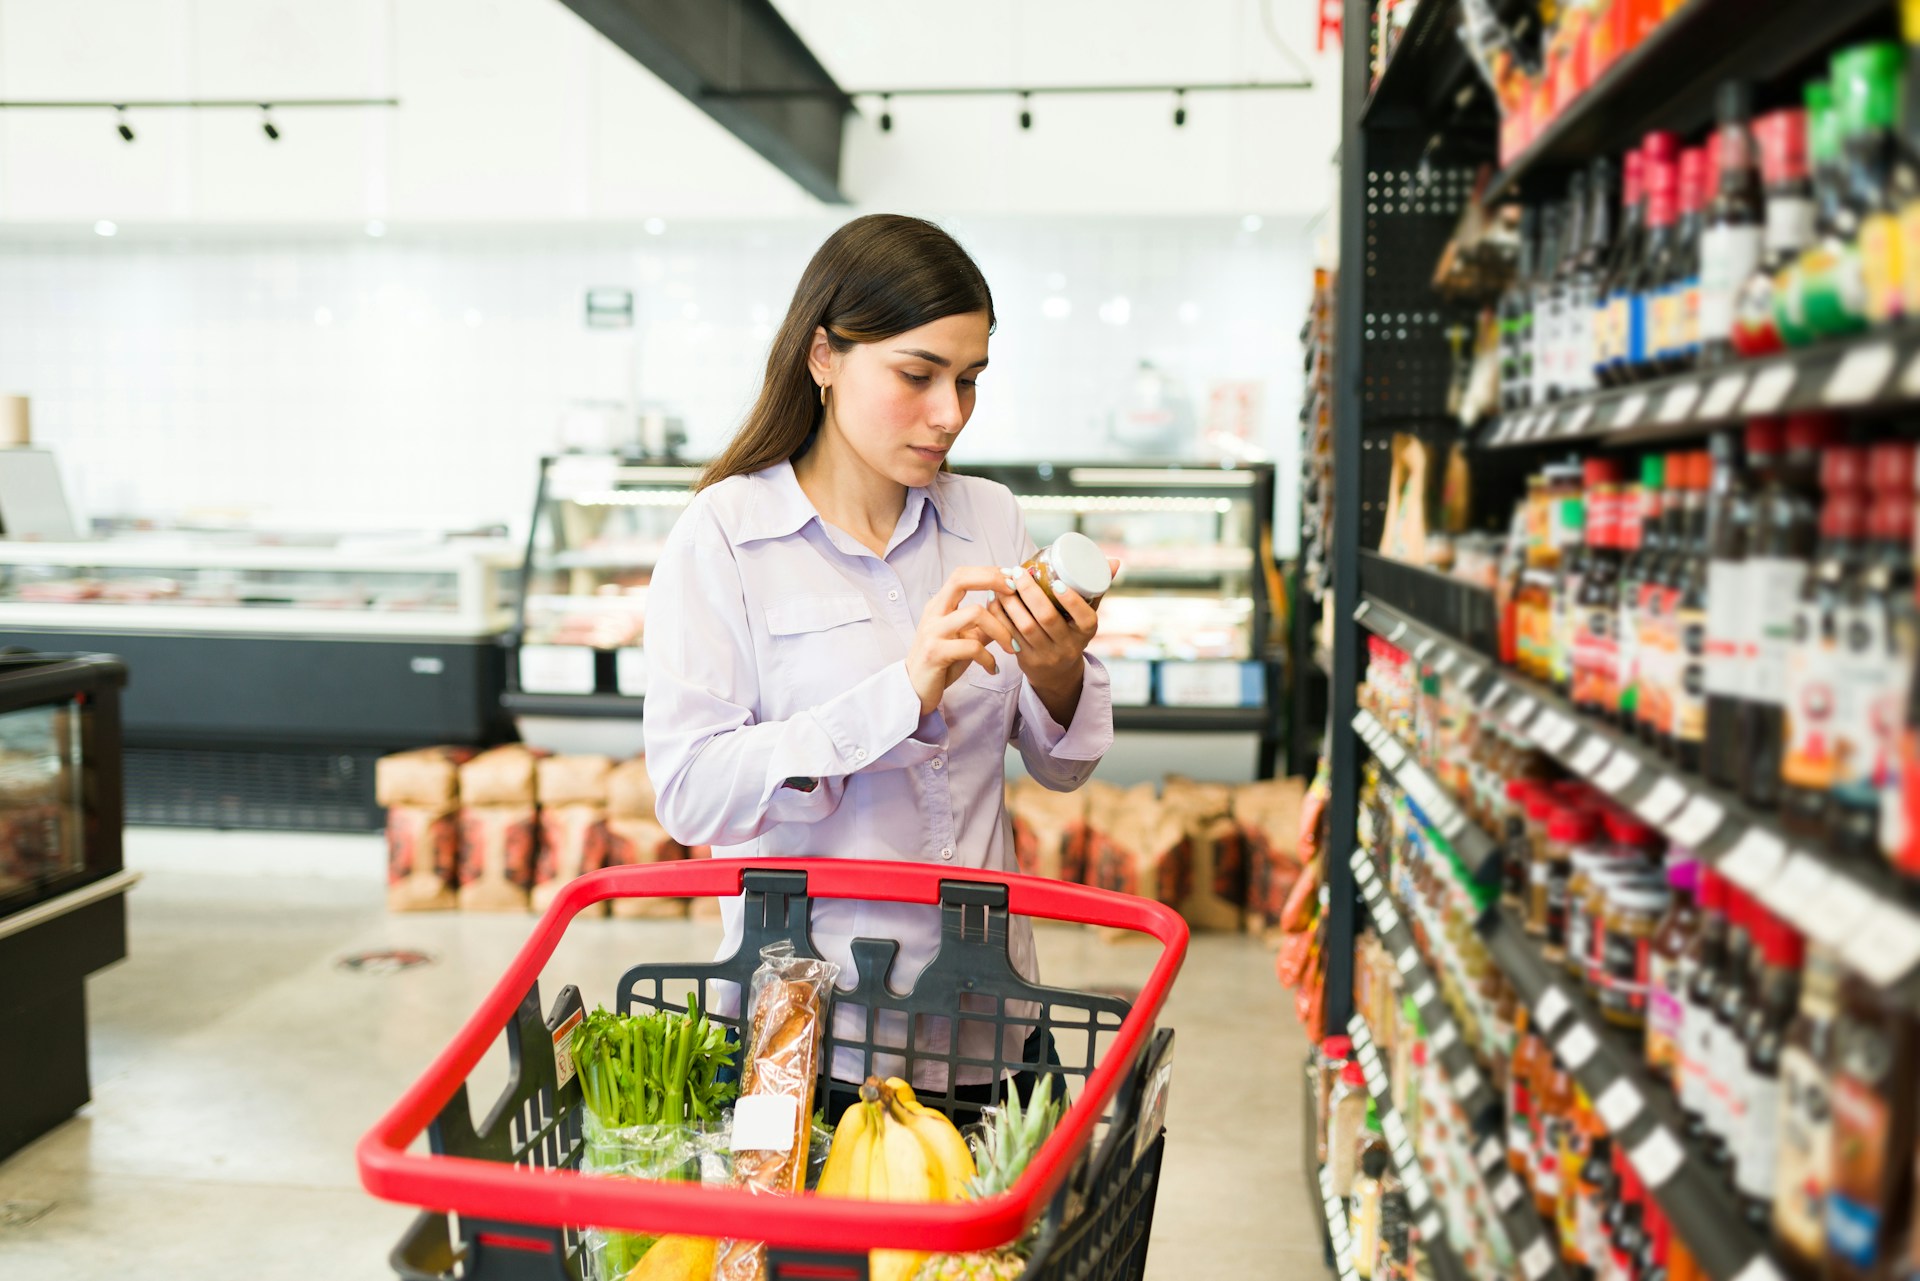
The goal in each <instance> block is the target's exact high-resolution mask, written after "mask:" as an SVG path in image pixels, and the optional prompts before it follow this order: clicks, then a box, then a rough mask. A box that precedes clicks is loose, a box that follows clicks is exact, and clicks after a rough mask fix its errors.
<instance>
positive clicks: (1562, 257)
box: [1547, 171, 1587, 401]
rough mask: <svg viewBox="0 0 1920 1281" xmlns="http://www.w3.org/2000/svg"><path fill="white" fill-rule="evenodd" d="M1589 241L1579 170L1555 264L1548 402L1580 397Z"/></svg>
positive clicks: (1584, 179) (1583, 176)
mask: <svg viewBox="0 0 1920 1281" xmlns="http://www.w3.org/2000/svg"><path fill="white" fill-rule="evenodd" d="M1586 238H1587V175H1586V173H1585V172H1584V171H1577V172H1575V173H1574V175H1573V177H1572V178H1570V179H1568V181H1567V199H1566V204H1565V206H1564V212H1563V213H1562V214H1561V224H1560V254H1559V260H1558V261H1557V262H1556V263H1555V265H1554V285H1553V292H1554V324H1555V330H1554V335H1553V376H1552V379H1551V381H1550V385H1549V386H1548V388H1547V399H1548V400H1549V401H1557V400H1564V399H1565V398H1566V397H1568V396H1575V395H1578V394H1579V393H1580V391H1581V380H1580V379H1579V377H1578V376H1577V374H1576V373H1575V370H1576V368H1577V367H1578V366H1579V365H1580V364H1581V362H1582V360H1583V359H1584V353H1583V351H1582V350H1581V347H1582V343H1583V340H1584V337H1585V326H1584V325H1583V324H1582V323H1581V320H1582V317H1581V315H1580V313H1579V304H1580V258H1581V254H1582V252H1583V250H1584V248H1585V245H1586Z"/></svg>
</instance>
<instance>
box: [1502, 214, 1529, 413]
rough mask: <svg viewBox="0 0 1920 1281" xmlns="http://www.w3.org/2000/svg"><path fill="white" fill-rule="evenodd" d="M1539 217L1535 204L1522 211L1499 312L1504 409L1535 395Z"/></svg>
mask: <svg viewBox="0 0 1920 1281" xmlns="http://www.w3.org/2000/svg"><path fill="white" fill-rule="evenodd" d="M1539 219H1540V213H1539V210H1538V209H1536V208H1535V207H1534V206H1532V205H1528V206H1526V207H1525V208H1523V209H1522V210H1521V211H1520V233H1519V239H1520V247H1519V261H1518V263H1517V264H1516V266H1515V269H1514V273H1513V280H1512V281H1511V282H1510V283H1509V284H1508V285H1507V288H1506V291H1505V292H1504V293H1502V294H1501V295H1500V304H1499V307H1498V310H1497V312H1496V315H1497V316H1498V324H1499V327H1500V411H1501V412H1502V413H1508V414H1510V413H1513V412H1514V411H1516V410H1520V409H1525V408H1526V407H1527V403H1528V401H1529V400H1530V399H1531V397H1532V395H1533V275H1534V270H1533V264H1534V245H1535V242H1536V241H1537V240H1538V238H1539V234H1540V233H1539Z"/></svg>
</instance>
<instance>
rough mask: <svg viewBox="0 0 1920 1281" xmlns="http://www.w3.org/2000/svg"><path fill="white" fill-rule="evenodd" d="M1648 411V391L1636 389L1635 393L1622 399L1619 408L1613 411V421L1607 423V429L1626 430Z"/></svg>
mask: <svg viewBox="0 0 1920 1281" xmlns="http://www.w3.org/2000/svg"><path fill="white" fill-rule="evenodd" d="M1646 412H1647V393H1646V392H1644V391H1636V392H1634V393H1633V395H1631V396H1629V397H1627V398H1626V399H1625V400H1623V401H1621V402H1620V405H1619V408H1617V409H1615V410H1614V411H1613V421H1612V422H1610V423H1608V424H1607V429H1608V430H1609V431H1625V430H1626V429H1627V428H1629V427H1631V426H1633V425H1634V424H1635V423H1637V422H1639V421H1640V416H1641V415H1642V414H1644V413H1646Z"/></svg>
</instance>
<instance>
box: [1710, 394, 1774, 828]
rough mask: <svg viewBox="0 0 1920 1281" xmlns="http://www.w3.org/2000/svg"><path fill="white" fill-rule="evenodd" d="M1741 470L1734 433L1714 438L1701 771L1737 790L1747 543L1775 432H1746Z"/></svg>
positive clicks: (1751, 645) (1751, 663) (1758, 428)
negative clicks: (1705, 737)
mask: <svg viewBox="0 0 1920 1281" xmlns="http://www.w3.org/2000/svg"><path fill="white" fill-rule="evenodd" d="M1744 443H1745V446H1746V449H1745V453H1746V464H1745V466H1744V467H1743V466H1741V465H1739V461H1738V458H1737V456H1736V455H1737V453H1738V452H1739V451H1738V450H1737V448H1736V446H1735V445H1734V444H1733V438H1732V433H1721V434H1720V435H1717V436H1715V437H1714V458H1715V460H1716V462H1715V467H1714V477H1713V483H1714V489H1713V500H1714V501H1713V503H1712V505H1711V507H1710V511H1709V522H1708V523H1709V525H1710V527H1711V530H1710V533H1709V539H1710V541H1711V552H1710V558H1709V560H1708V562H1707V669H1706V686H1707V741H1706V748H1705V751H1704V752H1703V754H1702V761H1701V764H1702V768H1703V772H1704V773H1705V774H1706V776H1707V779H1708V781H1710V782H1712V783H1715V784H1717V785H1719V786H1721V787H1726V788H1732V789H1735V790H1737V789H1738V788H1739V786H1740V766H1741V763H1742V756H1743V753H1742V751H1741V745H1742V742H1743V739H1742V735H1743V734H1744V733H1745V727H1744V725H1743V721H1744V720H1745V719H1746V718H1748V717H1749V716H1750V715H1751V713H1749V712H1748V711H1747V710H1746V709H1747V704H1748V703H1749V702H1750V701H1751V690H1752V685H1753V669H1754V667H1755V663H1756V659H1757V653H1758V649H1759V634H1758V627H1757V626H1756V622H1757V620H1756V618H1755V613H1754V609H1753V601H1754V596H1753V594H1752V589H1751V587H1750V586H1749V575H1748V561H1747V555H1748V546H1747V545H1748V542H1749V540H1750V539H1751V538H1752V536H1753V533H1754V504H1755V502H1756V491H1757V490H1758V489H1759V488H1760V487H1761V486H1763V485H1764V484H1765V483H1766V481H1767V479H1768V477H1769V475H1770V474H1771V472H1772V469H1773V463H1774V459H1775V457H1776V456H1777V455H1778V454H1779V452H1780V444H1781V430H1780V424H1779V422H1778V421H1776V420H1774V419H1756V420H1754V421H1753V422H1750V423H1748V424H1747V428H1746V434H1745V440H1744Z"/></svg>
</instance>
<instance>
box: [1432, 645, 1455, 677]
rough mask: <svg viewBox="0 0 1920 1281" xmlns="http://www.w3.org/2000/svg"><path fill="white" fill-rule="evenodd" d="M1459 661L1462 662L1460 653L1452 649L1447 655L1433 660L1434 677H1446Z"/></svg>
mask: <svg viewBox="0 0 1920 1281" xmlns="http://www.w3.org/2000/svg"><path fill="white" fill-rule="evenodd" d="M1459 661H1460V654H1459V652H1458V651H1456V650H1451V649H1450V650H1448V651H1447V652H1446V653H1444V654H1442V655H1440V657H1438V658H1436V659H1434V660H1433V671H1434V675H1436V676H1445V675H1446V674H1447V673H1448V672H1450V671H1452V670H1453V665H1454V664H1455V663H1457V662H1459Z"/></svg>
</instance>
